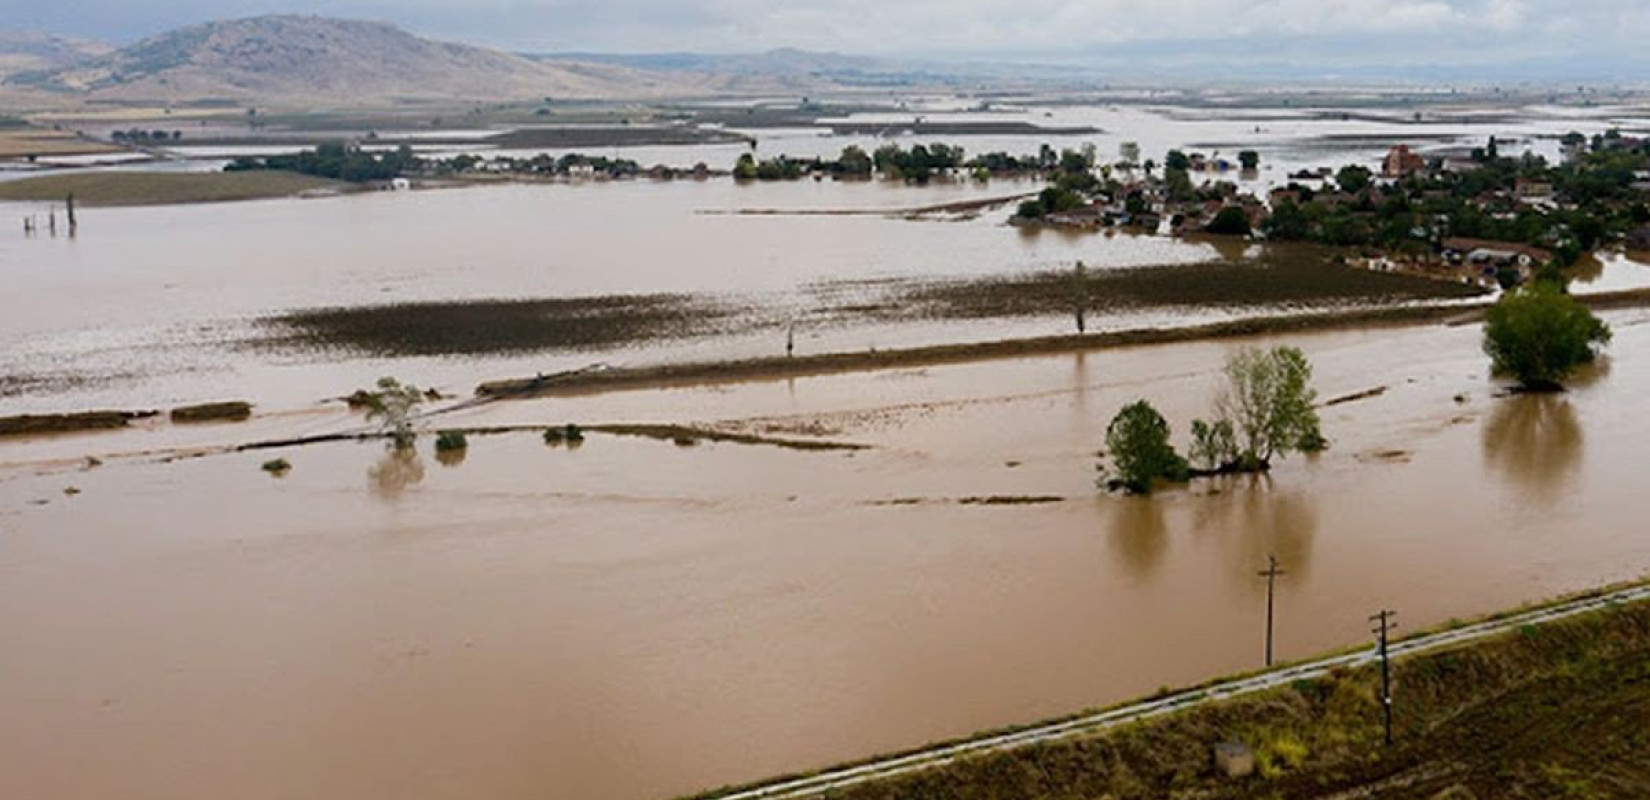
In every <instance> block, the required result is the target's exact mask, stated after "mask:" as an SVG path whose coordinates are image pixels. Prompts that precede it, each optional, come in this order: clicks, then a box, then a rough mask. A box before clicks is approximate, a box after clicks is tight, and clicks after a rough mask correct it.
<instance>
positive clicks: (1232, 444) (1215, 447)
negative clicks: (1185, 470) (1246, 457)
mask: <svg viewBox="0 0 1650 800" xmlns="http://www.w3.org/2000/svg"><path fill="white" fill-rule="evenodd" d="M1191 460H1192V465H1193V466H1196V467H1197V468H1198V469H1201V470H1203V471H1205V472H1214V471H1217V470H1219V469H1220V468H1221V467H1224V466H1226V465H1228V464H1235V463H1237V461H1238V446H1237V433H1236V432H1234V431H1233V430H1232V423H1231V421H1230V420H1224V419H1221V420H1215V422H1214V423H1213V424H1210V423H1207V422H1204V421H1203V420H1194V421H1193V422H1192V451H1191Z"/></svg>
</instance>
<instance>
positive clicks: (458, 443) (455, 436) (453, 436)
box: [435, 431, 470, 453]
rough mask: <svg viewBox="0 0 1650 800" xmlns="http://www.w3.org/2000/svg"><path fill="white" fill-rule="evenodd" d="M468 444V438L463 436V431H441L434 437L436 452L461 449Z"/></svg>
mask: <svg viewBox="0 0 1650 800" xmlns="http://www.w3.org/2000/svg"><path fill="white" fill-rule="evenodd" d="M469 446H470V440H469V439H468V438H466V437H465V436H464V431H442V432H441V434H440V435H438V436H436V437H435V449H436V452H438V453H440V452H452V451H456V450H463V449H465V448H467V447H469Z"/></svg>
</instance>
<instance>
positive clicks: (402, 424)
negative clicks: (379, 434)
mask: <svg viewBox="0 0 1650 800" xmlns="http://www.w3.org/2000/svg"><path fill="white" fill-rule="evenodd" d="M365 399H366V405H367V419H369V420H378V421H379V425H380V426H381V428H382V430H383V431H384V432H385V433H387V434H389V436H390V439H391V441H393V442H394V443H395V447H396V449H397V450H402V449H406V448H408V447H412V444H413V440H414V439H416V438H417V434H415V433H413V427H412V416H413V411H414V410H415V409H417V408H418V404H419V403H422V402H424V394H423V393H422V392H420V391H418V387H416V386H413V385H412V384H403V383H401V382H400V381H398V380H396V379H394V378H390V377H384V378H379V379H378V391H375V392H371V393H369V394H368V395H367V396H366V398H365Z"/></svg>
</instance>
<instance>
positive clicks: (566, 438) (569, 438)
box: [544, 423, 584, 444]
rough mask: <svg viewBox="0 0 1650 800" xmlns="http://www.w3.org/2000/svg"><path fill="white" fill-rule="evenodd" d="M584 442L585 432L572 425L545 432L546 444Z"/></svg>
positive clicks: (549, 429)
mask: <svg viewBox="0 0 1650 800" xmlns="http://www.w3.org/2000/svg"><path fill="white" fill-rule="evenodd" d="M583 441H584V431H582V430H580V429H579V426H577V425H574V424H572V423H568V424H566V425H564V426H562V427H560V428H546V429H545V430H544V443H545V444H576V443H579V442H583Z"/></svg>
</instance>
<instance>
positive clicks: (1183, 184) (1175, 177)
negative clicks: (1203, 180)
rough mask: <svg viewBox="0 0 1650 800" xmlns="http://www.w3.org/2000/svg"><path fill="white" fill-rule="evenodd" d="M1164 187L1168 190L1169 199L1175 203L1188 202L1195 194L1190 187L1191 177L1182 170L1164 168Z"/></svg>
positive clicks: (1193, 188)
mask: <svg viewBox="0 0 1650 800" xmlns="http://www.w3.org/2000/svg"><path fill="white" fill-rule="evenodd" d="M1163 183H1164V187H1165V188H1166V189H1167V190H1168V193H1169V199H1170V200H1174V201H1177V202H1180V201H1185V200H1190V199H1192V196H1193V195H1194V194H1196V193H1197V189H1196V188H1195V187H1193V186H1192V176H1191V174H1190V173H1188V172H1187V171H1186V170H1184V169H1176V168H1174V167H1165V168H1164V170H1163Z"/></svg>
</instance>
